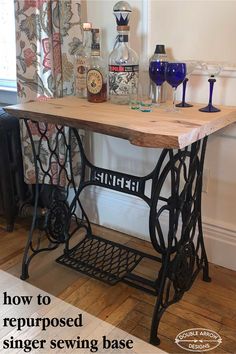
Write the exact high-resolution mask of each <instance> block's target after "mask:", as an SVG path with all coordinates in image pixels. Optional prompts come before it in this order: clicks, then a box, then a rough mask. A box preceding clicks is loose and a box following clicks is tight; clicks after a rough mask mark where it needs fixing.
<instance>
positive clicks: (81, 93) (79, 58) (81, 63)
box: [74, 22, 92, 98]
mask: <svg viewBox="0 0 236 354" xmlns="http://www.w3.org/2000/svg"><path fill="white" fill-rule="evenodd" d="M91 29H92V24H91V23H89V22H88V23H83V44H82V45H81V46H80V47H79V49H78V50H77V52H76V53H75V65H74V78H75V96H77V97H80V98H87V84H86V78H87V71H88V61H89V58H90V54H91Z"/></svg>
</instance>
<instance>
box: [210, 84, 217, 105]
mask: <svg viewBox="0 0 236 354" xmlns="http://www.w3.org/2000/svg"><path fill="white" fill-rule="evenodd" d="M208 82H209V84H210V96H209V105H210V106H212V95H213V88H214V83H215V82H216V79H209V80H208Z"/></svg>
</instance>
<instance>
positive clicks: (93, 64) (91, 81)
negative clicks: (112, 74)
mask: <svg viewBox="0 0 236 354" xmlns="http://www.w3.org/2000/svg"><path fill="white" fill-rule="evenodd" d="M87 98H88V101H89V102H94V103H100V102H105V101H107V70H106V65H105V63H104V61H103V59H102V57H101V56H100V32H99V29H98V28H93V29H92V46H91V57H90V61H89V68H88V72H87Z"/></svg>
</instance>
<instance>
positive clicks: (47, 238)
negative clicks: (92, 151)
mask: <svg viewBox="0 0 236 354" xmlns="http://www.w3.org/2000/svg"><path fill="white" fill-rule="evenodd" d="M24 122H25V125H26V128H27V131H28V136H29V139H30V143H29V148H32V158H33V160H32V162H33V163H34V166H35V196H34V207H33V220H32V224H31V229H30V232H29V236H28V240H27V243H26V247H25V251H24V256H23V262H22V274H21V279H23V280H25V279H27V278H28V277H29V272H28V269H29V264H30V262H31V260H32V258H33V257H34V256H35V255H36V254H38V253H40V252H43V251H51V250H54V249H56V248H57V247H58V245H59V244H61V243H65V241H66V240H67V239H68V237H71V235H73V234H74V233H75V232H76V231H77V230H78V229H80V228H81V227H84V228H85V229H86V228H88V226H87V225H86V221H87V224H88V219H87V217H86V215H85V213H84V210H83V209H82V206H81V204H80V202H79V200H78V201H77V203H74V204H73V206H72V207H71V206H69V199H70V198H71V196H70V194H71V193H72V194H75V193H76V190H77V187H76V182H75V178H74V170H75V171H76V172H77V174H78V172H79V171H78V170H79V165H78V163H77V164H74V165H73V161H74V160H73V156H72V155H73V151H74V148H75V147H76V146H77V147H79V146H82V143H81V140H80V138H79V142H78V141H76V140H77V139H78V136H79V135H78V133H77V135H76V136H75V135H74V134H73V132H72V130H71V129H69V128H63V127H62V126H55V127H54V126H51V125H50V126H48V125H47V124H45V123H38V122H32V121H29V120H26V119H25V120H24ZM65 129H67V131H65ZM51 134H53V139H50V138H51V137H52V136H51ZM45 144H46V149H47V151H46V152H45ZM77 155H78V151H77ZM80 175H81V177H80V182H82V181H83V178H84V165H83V163H82V165H81V174H80ZM78 185H79V183H78ZM40 199H41V204H42V203H43V204H44V206H43V209H42V208H40V205H39V204H40V203H39V202H40ZM80 207H81V208H80ZM79 209H80V210H81V219H80V218H78V210H79Z"/></svg>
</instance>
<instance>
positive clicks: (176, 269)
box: [6, 97, 236, 344]
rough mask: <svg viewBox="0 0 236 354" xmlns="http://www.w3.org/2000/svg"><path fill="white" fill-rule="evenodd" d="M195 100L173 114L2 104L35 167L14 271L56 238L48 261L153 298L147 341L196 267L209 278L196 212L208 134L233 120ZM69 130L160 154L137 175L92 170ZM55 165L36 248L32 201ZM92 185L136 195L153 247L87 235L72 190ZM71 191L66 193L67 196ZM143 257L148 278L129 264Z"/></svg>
mask: <svg viewBox="0 0 236 354" xmlns="http://www.w3.org/2000/svg"><path fill="white" fill-rule="evenodd" d="M198 108H199V107H198V105H196V106H194V107H192V108H188V109H183V110H182V111H181V112H179V113H170V112H165V111H164V110H158V109H156V110H155V109H154V111H153V112H150V113H141V112H137V111H132V110H130V109H129V107H127V106H118V105H112V104H110V103H107V102H106V103H99V104H93V103H89V102H86V101H85V100H80V99H77V98H76V97H65V98H60V99H52V100H48V101H46V102H30V103H26V104H20V105H16V106H9V107H7V108H6V110H7V111H8V112H9V113H11V114H12V115H14V116H16V117H18V118H21V119H24V122H25V125H26V127H27V130H28V133H29V136H30V140H31V144H32V150H33V156H34V163H35V166H36V198H35V212H34V217H33V222H32V227H31V230H30V233H29V237H28V242H27V245H26V248H25V254H24V259H23V265H22V278H23V279H26V278H27V277H28V267H29V264H30V261H31V259H32V258H33V257H34V256H35V255H36V254H38V253H39V252H42V251H49V250H53V249H55V248H56V247H57V246H58V245H59V244H60V243H64V244H65V249H64V253H63V255H62V256H60V257H59V258H58V259H57V262H58V263H61V264H64V265H66V266H68V267H71V268H73V269H75V270H78V271H80V272H83V273H86V274H88V275H90V276H92V277H94V278H97V279H99V280H102V281H105V282H107V283H109V284H111V285H114V284H116V283H117V282H119V281H123V282H126V283H128V284H130V285H132V286H134V287H136V288H139V289H142V290H144V291H146V292H148V293H151V294H153V295H155V296H156V297H157V300H156V304H155V307H154V311H153V319H152V326H151V333H150V342H151V343H152V344H159V338H158V337H157V330H158V325H159V322H160V319H161V316H162V315H163V313H164V311H165V310H166V308H167V307H168V306H169V305H171V304H172V303H175V302H177V301H179V300H180V299H181V298H182V296H183V294H184V292H186V291H187V290H189V289H190V288H191V286H192V284H193V282H194V280H195V278H196V276H197V274H198V273H199V272H200V271H201V270H203V280H205V281H210V278H209V273H208V261H207V255H206V251H205V247H204V240H203V232H202V220H201V191H202V173H203V165H204V156H205V151H206V144H207V136H208V135H210V134H212V133H214V132H215V131H217V130H219V129H221V128H224V127H226V126H227V125H229V124H231V123H233V122H235V121H236V108H235V109H234V108H229V107H221V112H219V113H214V114H210V113H202V112H199V111H198ZM43 122H44V123H45V124H43ZM50 123H54V124H56V128H55V130H53V131H54V136H53V140H52V139H51V140H50V131H51V126H49V124H50ZM65 126H66V127H70V128H65ZM49 127H50V129H49ZM77 129H85V130H89V131H93V132H98V133H102V134H106V135H110V136H115V137H119V138H123V139H126V140H129V141H130V143H131V144H134V145H137V146H142V147H152V148H162V152H161V154H160V155H158V156H159V157H158V161H157V164H156V166H155V167H154V169H153V170H152V172H150V173H149V174H148V175H146V176H143V177H139V176H134V175H130V174H126V173H121V172H117V171H113V170H108V169H104V168H100V167H98V166H95V165H94V164H92V163H91V162H90V161H89V160H88V158H87V157H86V154H85V151H84V147H83V144H82V141H81V137H80V135H79V133H78V131H77ZM45 143H46V145H47V150H48V154H49V155H50V157H49V158H48V162H47V166H46V167H45V164H43V163H42V161H43V158H44V159H45V155H44V154H43V149H45ZM43 144H44V148H43ZM61 146H63V155H62V154H61V152H62V151H60V149H61ZM74 147H78V148H79V154H80V158H81V171H80V182H79V183H76V181H75V179H74V175H73V159H74V152H73V151H74V149H73V148H74ZM62 156H63V158H62ZM77 157H78V156H77ZM110 158H111V159H112V156H111V157H110ZM55 164H56V166H57V167H56V168H57V181H58V184H59V185H60V184H62V183H60V182H61V180H62V179H64V180H66V186H65V187H59V188H58V189H57V190H55V193H53V197H52V200H51V202H50V205H49V207H48V209H47V212H46V215H45V219H46V222H45V227H44V231H45V234H46V236H47V239H48V246H47V247H45V245H43V246H42V242H41V241H42V235H41V234H40V236H38V234H37V236H35V229H36V228H37V224H38V218H39V216H38V215H37V205H38V200H39V195H40V193H41V192H42V191H43V188H44V187H43V184H44V182H46V183H52V184H53V183H54V184H55V169H53V168H52V165H54V166H55ZM39 176H40V178H41V181H40V186H39V183H38V182H39ZM62 176H63V178H62ZM91 185H93V186H99V187H104V188H108V189H112V190H116V191H119V192H121V193H126V194H129V195H131V196H136V197H139V198H141V199H142V200H143V201H144V202H146V203H147V205H148V206H149V208H150V212H149V233H150V241H151V243H152V246H153V249H154V250H155V253H156V255H153V253H152V254H151V255H150V254H147V253H145V252H142V251H140V250H135V249H133V248H131V247H127V246H125V245H120V244H118V243H115V242H113V241H110V240H107V239H103V238H102V237H99V236H95V235H93V233H92V229H91V224H90V221H89V219H88V216H87V215H86V212H85V210H84V208H83V206H82V204H81V200H80V194H81V192H82V191H83V190H84V188H85V187H87V186H91ZM150 186H151V190H150ZM71 190H73V192H74V195H75V197H74V198H73V201H72V202H71V203H69V202H68V195H69V192H70V191H71ZM91 203H92V201H91ZM78 215H79V217H78ZM163 216H164V217H163ZM163 220H164V221H163ZM80 229H84V230H85V237H84V239H83V240H82V241H80V242H79V243H78V244H76V245H73V246H71V240H72V239H73V237H72V236H73V235H75V234H76V232H77V231H78V230H80ZM166 230H167V231H166ZM44 237H45V235H44ZM144 259H150V260H151V261H156V262H158V263H160V270H159V272H158V275H157V277H156V278H155V279H153V280H150V279H146V278H145V277H144V276H140V275H139V274H135V268H136V267H137V266H138V265H139V264H140V263H141V262H142V260H144ZM157 269H158V268H157Z"/></svg>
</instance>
